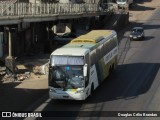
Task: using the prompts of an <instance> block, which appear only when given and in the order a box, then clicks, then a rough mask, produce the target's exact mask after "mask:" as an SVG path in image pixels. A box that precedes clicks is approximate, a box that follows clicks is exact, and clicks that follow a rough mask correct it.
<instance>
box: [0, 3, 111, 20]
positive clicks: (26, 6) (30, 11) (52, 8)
mask: <svg viewBox="0 0 160 120" xmlns="http://www.w3.org/2000/svg"><path fill="white" fill-rule="evenodd" d="M106 8H107V9H105V10H104V9H103V10H101V9H100V7H98V6H97V4H86V3H85V4H60V3H57V4H55V3H52V4H49V3H40V4H33V3H32V4H31V3H14V4H3V3H2V4H0V17H5V16H24V15H46V14H60V15H62V14H64V15H67V14H78V13H95V12H108V11H111V10H112V7H111V6H110V5H107V6H106ZM107 10H108V11H107Z"/></svg>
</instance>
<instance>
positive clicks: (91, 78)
mask: <svg viewBox="0 0 160 120" xmlns="http://www.w3.org/2000/svg"><path fill="white" fill-rule="evenodd" d="M117 55H118V42H117V34H116V32H115V31H113V30H93V31H91V32H89V33H87V34H85V35H81V36H79V37H77V38H75V39H73V40H72V41H71V42H70V43H68V44H66V45H64V46H63V47H61V48H58V49H56V50H55V51H54V52H53V53H52V54H51V56H50V65H49V96H50V98H52V99H70V100H85V99H86V98H87V97H88V96H89V95H91V94H92V93H93V91H94V90H95V89H96V88H97V87H98V86H99V85H100V83H101V82H102V81H103V80H104V79H106V77H107V76H108V75H109V73H110V72H111V71H112V70H113V69H114V68H115V67H116V65H117Z"/></svg>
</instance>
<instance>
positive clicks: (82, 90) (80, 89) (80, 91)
mask: <svg viewBox="0 0 160 120" xmlns="http://www.w3.org/2000/svg"><path fill="white" fill-rule="evenodd" d="M83 92H84V88H78V89H77V91H76V93H83Z"/></svg>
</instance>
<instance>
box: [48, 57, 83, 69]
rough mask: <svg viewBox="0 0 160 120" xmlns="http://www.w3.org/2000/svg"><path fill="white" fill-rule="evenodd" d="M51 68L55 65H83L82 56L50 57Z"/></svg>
mask: <svg viewBox="0 0 160 120" xmlns="http://www.w3.org/2000/svg"><path fill="white" fill-rule="evenodd" d="M50 62H51V66H57V65H84V57H82V56H58V55H55V56H51V61H50Z"/></svg>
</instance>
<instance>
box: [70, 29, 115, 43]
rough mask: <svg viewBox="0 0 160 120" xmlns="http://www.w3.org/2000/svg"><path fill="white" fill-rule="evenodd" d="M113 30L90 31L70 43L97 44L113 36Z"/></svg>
mask: <svg viewBox="0 0 160 120" xmlns="http://www.w3.org/2000/svg"><path fill="white" fill-rule="evenodd" d="M114 33H115V32H114V31H113V30H92V31H91V32H89V33H87V34H85V35H81V36H79V37H77V38H75V39H73V40H72V41H71V43H82V42H83V43H94V44H96V43H98V42H99V41H101V40H103V39H104V38H106V37H108V36H110V35H113V34H114Z"/></svg>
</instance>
